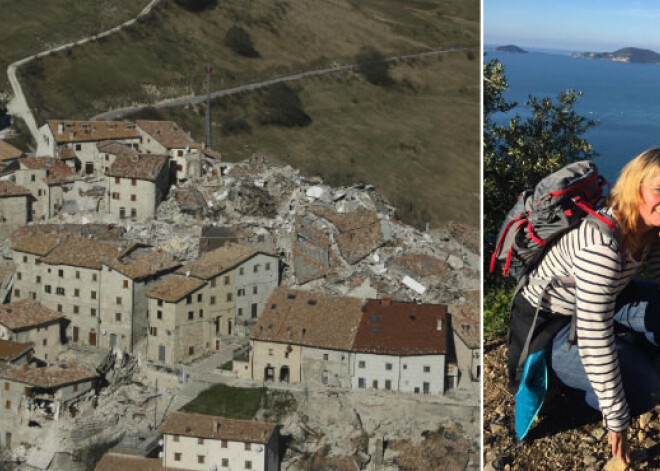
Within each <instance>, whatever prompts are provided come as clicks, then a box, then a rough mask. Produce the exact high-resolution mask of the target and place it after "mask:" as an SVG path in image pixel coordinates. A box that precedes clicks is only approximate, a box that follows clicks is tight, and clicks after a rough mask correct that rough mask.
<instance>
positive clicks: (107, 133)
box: [48, 119, 140, 144]
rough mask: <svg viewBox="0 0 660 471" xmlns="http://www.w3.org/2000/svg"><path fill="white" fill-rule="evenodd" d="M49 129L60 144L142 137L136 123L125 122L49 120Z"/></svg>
mask: <svg viewBox="0 0 660 471" xmlns="http://www.w3.org/2000/svg"><path fill="white" fill-rule="evenodd" d="M60 124H61V125H62V133H61V134H58V127H59V125H60ZM48 127H49V128H50V132H51V133H52V134H53V136H54V137H55V141H56V142H57V143H58V144H59V143H63V142H84V141H102V140H108V139H129V138H139V137H140V133H139V132H138V130H137V128H136V127H135V123H131V122H125V121H69V120H61V119H60V120H49V121H48Z"/></svg>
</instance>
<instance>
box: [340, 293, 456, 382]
mask: <svg viewBox="0 0 660 471" xmlns="http://www.w3.org/2000/svg"><path fill="white" fill-rule="evenodd" d="M363 310H364V315H363V316H362V319H361V321H360V326H359V328H358V331H357V334H356V336H355V341H354V343H353V346H352V348H351V350H352V351H353V352H354V356H353V363H354V365H355V366H354V374H353V378H352V387H353V389H366V388H371V389H387V390H392V391H402V392H412V393H416V394H420V393H421V394H444V392H445V376H446V356H447V338H448V330H449V329H448V325H447V320H446V312H447V308H446V306H443V305H436V304H416V303H404V302H395V301H390V300H389V299H380V300H373V299H372V300H369V301H367V303H366V304H365V306H364V309H363Z"/></svg>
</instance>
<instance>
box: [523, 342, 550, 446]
mask: <svg viewBox="0 0 660 471" xmlns="http://www.w3.org/2000/svg"><path fill="white" fill-rule="evenodd" d="M545 353H546V352H545V350H541V351H538V352H534V353H532V354H531V355H529V357H527V361H526V362H525V369H524V370H523V376H522V380H521V381H520V387H519V388H518V393H517V394H516V415H515V428H516V435H517V436H518V440H520V441H522V440H523V439H524V438H525V436H526V435H527V432H529V429H530V427H531V426H532V424H533V423H534V419H535V418H536V416H537V415H538V413H539V411H540V410H541V406H542V405H543V400H544V399H545V394H546V392H547V391H548V365H547V363H546V361H545Z"/></svg>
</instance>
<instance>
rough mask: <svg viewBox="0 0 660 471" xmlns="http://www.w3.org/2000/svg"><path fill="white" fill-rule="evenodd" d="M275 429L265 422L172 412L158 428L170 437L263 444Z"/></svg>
mask: <svg viewBox="0 0 660 471" xmlns="http://www.w3.org/2000/svg"><path fill="white" fill-rule="evenodd" d="M276 427H277V425H276V424H271V423H266V422H255V421H252V420H235V419H225V418H223V417H218V416H215V415H202V414H191V413H188V412H172V413H171V414H170V415H169V416H168V417H167V419H165V422H163V425H161V426H160V431H161V433H164V434H165V433H166V434H171V435H183V436H188V437H200V438H210V439H215V440H231V441H237V442H248V443H264V444H265V443H268V441H269V440H270V437H271V436H272V435H273V432H274V431H275V428H276Z"/></svg>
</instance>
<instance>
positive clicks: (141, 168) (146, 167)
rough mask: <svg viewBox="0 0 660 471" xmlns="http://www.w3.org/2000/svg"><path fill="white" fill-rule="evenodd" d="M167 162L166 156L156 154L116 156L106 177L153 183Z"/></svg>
mask: <svg viewBox="0 0 660 471" xmlns="http://www.w3.org/2000/svg"><path fill="white" fill-rule="evenodd" d="M167 160H168V157H167V156H166V155H157V154H140V155H131V156H126V155H118V156H117V158H116V159H115V161H114V162H113V163H112V165H111V166H110V168H109V169H108V171H107V172H106V175H107V176H109V177H120V178H138V179H140V180H150V181H154V180H156V178H158V175H159V174H160V172H161V170H162V168H163V166H164V165H165V164H166V163H167Z"/></svg>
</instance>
